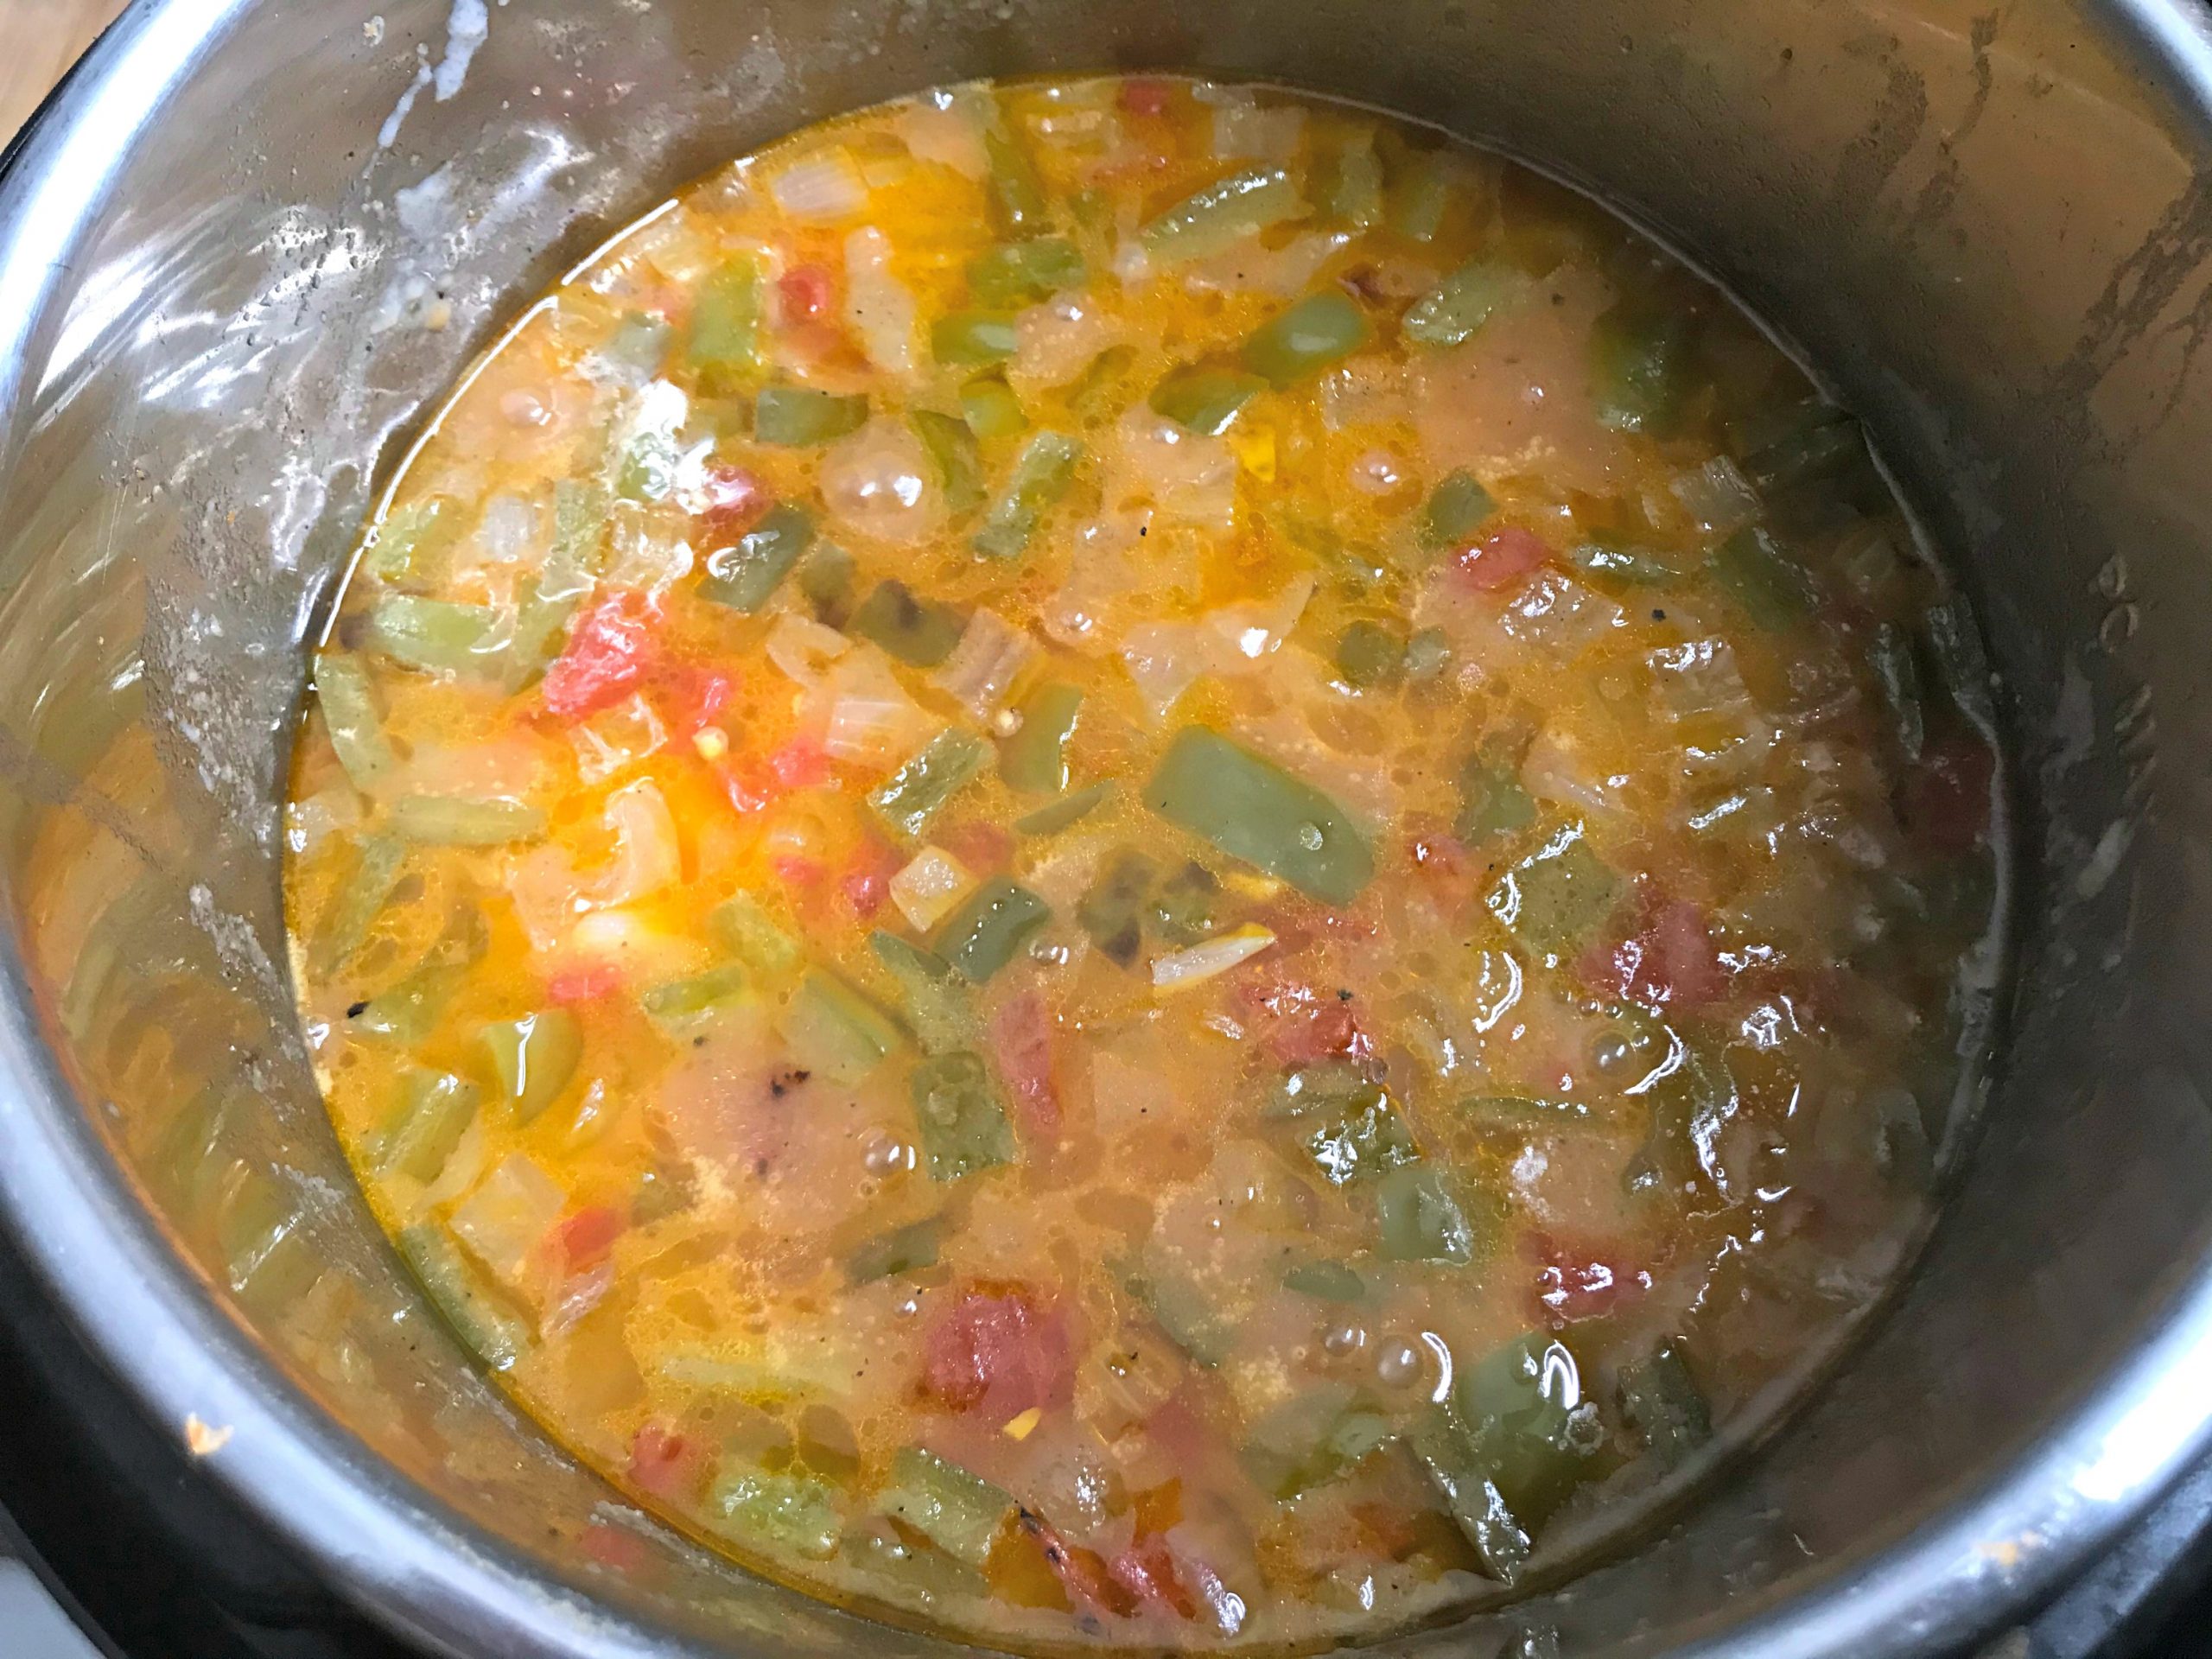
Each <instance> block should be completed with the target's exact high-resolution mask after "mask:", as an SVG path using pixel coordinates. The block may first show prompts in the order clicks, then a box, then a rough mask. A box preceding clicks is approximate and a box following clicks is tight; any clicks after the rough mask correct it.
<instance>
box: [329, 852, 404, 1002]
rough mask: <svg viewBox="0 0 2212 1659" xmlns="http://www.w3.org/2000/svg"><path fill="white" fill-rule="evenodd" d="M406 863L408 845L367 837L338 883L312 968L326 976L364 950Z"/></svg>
mask: <svg viewBox="0 0 2212 1659" xmlns="http://www.w3.org/2000/svg"><path fill="white" fill-rule="evenodd" d="M406 862H407V847H406V844H405V843H404V842H402V841H400V840H398V839H397V837H395V836H362V837H361V840H360V842H359V844H358V846H357V849H356V851H355V855H354V859H353V870H352V872H351V874H348V875H347V876H346V879H345V880H343V881H341V882H340V883H339V884H338V888H337V891H336V892H334V893H332V894H331V897H330V902H329V903H328V904H327V906H324V908H323V912H322V916H321V919H320V920H319V921H317V923H316V924H315V937H314V938H311V939H310V940H309V941H308V973H309V974H310V975H312V976H314V977H315V978H317V979H321V978H323V977H325V976H327V975H329V974H330V973H332V972H333V971H334V970H335V969H339V968H341V967H343V966H345V964H346V958H347V957H351V956H352V955H353V952H354V951H356V950H359V949H360V948H361V941H362V940H364V939H365V938H367V937H368V934H369V928H370V926H371V925H372V924H373V923H374V922H375V921H376V918H377V917H378V915H379V914H380V913H381V912H383V910H384V907H385V905H386V904H387V903H388V902H389V901H390V900H391V894H392V890H393V889H394V888H396V887H398V885H399V878H400V875H401V873H402V872H403V870H404V868H405V866H406Z"/></svg>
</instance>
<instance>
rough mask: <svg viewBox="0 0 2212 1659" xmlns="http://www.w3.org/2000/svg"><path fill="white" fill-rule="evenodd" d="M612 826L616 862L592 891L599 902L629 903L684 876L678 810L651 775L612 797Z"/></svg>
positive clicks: (609, 817)
mask: <svg viewBox="0 0 2212 1659" xmlns="http://www.w3.org/2000/svg"><path fill="white" fill-rule="evenodd" d="M607 827H608V828H610V829H613V831H614V838H615V851H614V863H613V867H612V868H610V869H609V870H608V872H607V879H606V880H604V881H602V882H601V883H600V884H599V886H598V887H597V888H596V889H595V890H594V893H593V895H592V897H593V901H594V903H595V904H599V905H627V904H633V903H635V902H636V901H637V900H639V899H644V898H647V897H649V896H651V895H652V894H653V893H658V892H660V891H661V890H662V889H664V888H665V887H674V886H675V885H676V884H677V882H678V881H681V880H683V848H682V846H681V844H680V843H679V842H677V838H676V818H675V815H674V814H672V813H671V812H670V811H669V810H668V802H667V801H666V800H665V799H664V798H662V796H661V792H660V785H658V784H656V783H654V782H653V781H652V779H650V778H641V779H639V780H638V781H637V782H636V783H634V784H625V785H623V786H622V787H621V788H620V789H618V790H616V791H614V793H613V794H612V795H610V796H608V797H607Z"/></svg>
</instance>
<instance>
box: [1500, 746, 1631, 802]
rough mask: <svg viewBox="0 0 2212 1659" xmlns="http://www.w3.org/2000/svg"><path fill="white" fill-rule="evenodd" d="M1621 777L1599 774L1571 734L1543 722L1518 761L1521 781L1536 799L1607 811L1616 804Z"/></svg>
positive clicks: (1623, 780)
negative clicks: (1600, 775)
mask: <svg viewBox="0 0 2212 1659" xmlns="http://www.w3.org/2000/svg"><path fill="white" fill-rule="evenodd" d="M1624 782H1625V779H1617V778H1611V777H1599V776H1598V775H1597V774H1596V771H1595V768H1593V767H1592V766H1591V764H1590V762H1589V760H1588V759H1587V758H1586V756H1585V755H1583V753H1581V749H1580V745H1579V744H1578V743H1576V741H1575V740H1574V738H1573V735H1572V734H1568V733H1566V732H1562V731H1560V729H1559V728H1556V727H1552V726H1547V727H1546V728H1544V729H1543V730H1542V731H1541V732H1540V733H1538V734H1537V736H1536V741H1535V742H1534V743H1532V744H1530V745H1529V753H1528V756H1527V758H1526V759H1525V760H1522V763H1521V785H1522V788H1524V789H1526V790H1527V791H1529V793H1530V794H1531V795H1534V796H1535V797H1536V798H1538V799H1539V800H1546V801H1557V802H1559V803H1560V804H1564V805H1568V806H1579V807H1580V808H1582V809H1583V810H1586V811H1590V812H1600V813H1610V812H1612V811H1614V810H1616V809H1618V807H1619V805H1620V798H1619V795H1618V789H1619V786H1620V785H1622V784H1623V783H1624Z"/></svg>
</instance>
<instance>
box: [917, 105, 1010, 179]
mask: <svg viewBox="0 0 2212 1659" xmlns="http://www.w3.org/2000/svg"><path fill="white" fill-rule="evenodd" d="M983 122H984V113H983V107H982V95H981V94H979V93H977V92H974V91H972V90H969V91H963V92H931V93H929V94H927V95H926V96H925V97H923V98H920V99H916V100H915V102H914V103H913V104H912V105H909V106H908V107H907V108H906V110H905V111H902V112H901V113H900V114H899V118H898V120H897V122H896V123H895V124H894V130H896V131H897V132H898V134H899V137H900V139H902V140H903V141H904V142H905V143H906V149H907V150H908V151H909V152H910V153H911V154H912V156H914V157H915V158H916V159H917V160H918V161H925V162H938V163H939V164H941V165H943V166H945V167H949V168H951V169H952V170H953V171H954V172H956V173H957V174H959V175H961V176H962V177H963V178H969V179H974V180H976V181H981V180H982V178H983V177H984V175H987V174H988V172H989V171H990V170H991V163H990V157H989V156H988V153H987V152H986V151H985V150H984V149H983Z"/></svg>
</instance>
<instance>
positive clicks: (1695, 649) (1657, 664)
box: [1643, 639, 1751, 720]
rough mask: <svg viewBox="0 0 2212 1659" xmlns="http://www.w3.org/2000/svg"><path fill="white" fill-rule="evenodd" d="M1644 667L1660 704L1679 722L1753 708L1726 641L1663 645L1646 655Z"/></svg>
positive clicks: (1698, 640)
mask: <svg viewBox="0 0 2212 1659" xmlns="http://www.w3.org/2000/svg"><path fill="white" fill-rule="evenodd" d="M1643 664H1644V666H1645V667H1646V668H1647V669H1649V671H1650V672H1651V683H1652V685H1653V687H1654V688H1655V689H1656V690H1657V691H1658V693H1659V697H1660V701H1661V702H1663V703H1665V704H1666V706H1667V709H1668V711H1669V713H1670V714H1671V715H1673V716H1674V717H1675V719H1676V720H1688V719H1693V718H1694V717H1696V716H1697V715H1719V714H1739V713H1743V712H1745V711H1747V710H1749V709H1750V708H1751V692H1750V690H1748V689H1747V688H1746V687H1745V684H1744V677H1743V674H1742V673H1741V671H1738V668H1737V666H1736V652H1735V649H1734V647H1733V646H1732V645H1729V643H1728V642H1727V641H1726V639H1688V640H1685V641H1684V642H1683V643H1682V644H1681V645H1662V646H1661V647H1659V649H1658V650H1656V651H1653V652H1647V653H1645V655H1644V658H1643Z"/></svg>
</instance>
